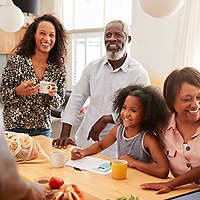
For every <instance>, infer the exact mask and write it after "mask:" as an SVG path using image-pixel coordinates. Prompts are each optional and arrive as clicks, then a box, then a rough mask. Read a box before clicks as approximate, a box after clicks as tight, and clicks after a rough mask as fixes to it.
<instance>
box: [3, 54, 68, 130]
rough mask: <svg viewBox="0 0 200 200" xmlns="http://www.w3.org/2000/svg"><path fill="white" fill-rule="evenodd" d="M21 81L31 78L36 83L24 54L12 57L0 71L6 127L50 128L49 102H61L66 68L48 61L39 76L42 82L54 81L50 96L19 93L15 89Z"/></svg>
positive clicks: (32, 69) (56, 104) (52, 104)
mask: <svg viewBox="0 0 200 200" xmlns="http://www.w3.org/2000/svg"><path fill="white" fill-rule="evenodd" d="M24 80H34V81H35V82H36V84H38V83H39V81H38V79H37V77H36V74H35V71H34V68H33V65H32V61H31V59H30V58H29V57H26V56H23V55H14V56H11V57H10V58H9V60H8V62H7V66H6V67H5V69H4V72H3V74H2V85H1V86H0V103H2V104H4V110H3V116H4V123H5V129H6V130H9V129H16V128H24V129H51V123H50V115H51V110H50V105H51V106H53V107H56V108H57V107H59V106H60V105H62V104H63V102H64V91H65V82H66V70H65V68H62V67H58V66H57V65H55V64H52V63H48V67H47V69H46V71H45V73H44V75H43V77H42V80H43V81H50V82H54V83H55V84H56V85H57V94H55V95H54V96H53V97H51V96H49V95H48V94H41V93H38V94H36V95H33V96H18V95H17V94H16V93H15V88H16V87H17V86H18V85H20V84H21V82H23V81H24Z"/></svg>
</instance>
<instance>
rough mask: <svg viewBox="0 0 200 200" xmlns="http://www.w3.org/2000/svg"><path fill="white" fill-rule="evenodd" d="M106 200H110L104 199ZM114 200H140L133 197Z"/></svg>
mask: <svg viewBox="0 0 200 200" xmlns="http://www.w3.org/2000/svg"><path fill="white" fill-rule="evenodd" d="M106 200H110V199H106ZM116 200H140V199H139V198H138V197H134V196H132V195H131V196H130V197H119V198H117V199H116Z"/></svg>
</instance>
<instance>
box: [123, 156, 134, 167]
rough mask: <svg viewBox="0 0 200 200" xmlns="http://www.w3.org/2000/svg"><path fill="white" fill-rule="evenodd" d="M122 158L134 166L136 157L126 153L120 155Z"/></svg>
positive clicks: (130, 165)
mask: <svg viewBox="0 0 200 200" xmlns="http://www.w3.org/2000/svg"><path fill="white" fill-rule="evenodd" d="M120 160H126V161H127V162H128V166H129V167H134V166H133V161H134V159H133V157H132V156H130V155H129V154H124V155H123V156H120Z"/></svg>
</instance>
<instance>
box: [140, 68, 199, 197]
mask: <svg viewBox="0 0 200 200" xmlns="http://www.w3.org/2000/svg"><path fill="white" fill-rule="evenodd" d="M164 97H165V100H166V103H167V105H168V107H169V108H170V110H171V112H172V116H171V121H170V123H169V126H168V128H167V130H166V131H165V132H164V133H163V134H162V137H161V140H162V142H163V144H164V151H165V153H166V155H167V157H168V160H169V164H170V169H171V172H172V174H173V176H174V177H175V178H174V179H172V180H170V181H168V182H162V183H146V184H142V185H141V187H142V188H143V189H153V190H158V191H157V193H158V194H161V193H166V192H169V191H171V190H173V189H174V188H176V187H178V186H181V185H184V184H188V183H193V184H195V185H197V186H200V153H199V144H200V72H199V71H198V70H196V69H194V68H192V67H185V68H183V69H176V70H174V71H173V72H172V73H171V74H170V75H169V76H168V77H167V79H166V80H165V83H164Z"/></svg>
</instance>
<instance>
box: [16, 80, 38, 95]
mask: <svg viewBox="0 0 200 200" xmlns="http://www.w3.org/2000/svg"><path fill="white" fill-rule="evenodd" d="M34 84H35V81H33V80H32V81H26V80H24V81H23V82H22V83H21V84H20V85H19V86H17V87H16V88H15V93H16V94H17V95H24V96H32V95H36V94H38V91H39V87H40V85H39V84H38V85H36V86H33V85H34Z"/></svg>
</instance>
